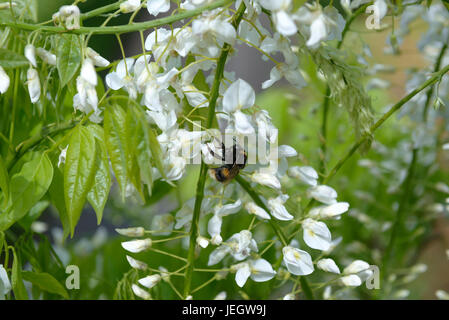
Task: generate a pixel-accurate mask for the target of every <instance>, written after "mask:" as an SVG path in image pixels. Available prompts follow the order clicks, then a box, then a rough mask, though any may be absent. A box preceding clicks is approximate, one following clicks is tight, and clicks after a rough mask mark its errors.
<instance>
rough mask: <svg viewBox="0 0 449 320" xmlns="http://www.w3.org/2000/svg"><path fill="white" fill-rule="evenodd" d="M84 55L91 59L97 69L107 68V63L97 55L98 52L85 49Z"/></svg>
mask: <svg viewBox="0 0 449 320" xmlns="http://www.w3.org/2000/svg"><path fill="white" fill-rule="evenodd" d="M86 54H87V56H88V57H89V58H91V59H92V61H93V62H94V64H95V65H96V66H97V67H107V66H108V65H109V61H108V60H106V59H105V58H103V57H102V56H100V55H99V54H98V52H96V51H95V50H94V49H92V48H89V47H88V48H87V49H86Z"/></svg>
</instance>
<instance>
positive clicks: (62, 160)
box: [58, 146, 69, 168]
mask: <svg viewBox="0 0 449 320" xmlns="http://www.w3.org/2000/svg"><path fill="white" fill-rule="evenodd" d="M68 148H69V146H66V147H65V148H64V149H62V150H61V153H60V154H59V158H58V168H59V167H61V165H62V164H64V163H65V158H66V155H67V149H68Z"/></svg>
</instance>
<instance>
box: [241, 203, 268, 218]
mask: <svg viewBox="0 0 449 320" xmlns="http://www.w3.org/2000/svg"><path fill="white" fill-rule="evenodd" d="M245 209H246V211H248V213H250V214H254V215H256V216H258V217H259V218H262V219H267V220H269V219H271V217H270V215H269V214H268V212H266V211H265V210H264V209H263V208H261V207H259V206H258V205H257V204H255V203H254V202H247V203H246V204H245Z"/></svg>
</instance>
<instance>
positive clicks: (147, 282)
mask: <svg viewBox="0 0 449 320" xmlns="http://www.w3.org/2000/svg"><path fill="white" fill-rule="evenodd" d="M161 279H162V278H161V276H160V275H159V274H154V275H151V276H146V277H145V278H142V279H139V280H138V282H139V283H140V284H141V285H143V286H144V287H146V288H148V289H151V288H153V287H154V286H155V285H157V284H158V283H159V282H160V281H161Z"/></svg>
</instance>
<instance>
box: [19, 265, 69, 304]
mask: <svg viewBox="0 0 449 320" xmlns="http://www.w3.org/2000/svg"><path fill="white" fill-rule="evenodd" d="M22 276H23V279H24V280H26V281H29V282H31V283H32V284H33V285H35V286H38V287H39V288H40V289H41V290H44V291H47V292H50V293H56V294H59V295H60V296H62V297H64V298H65V299H68V298H69V294H68V293H67V291H66V289H65V288H64V287H63V286H62V284H61V283H59V281H58V280H56V279H55V278H54V277H53V276H52V275H50V274H48V273H45V272H42V273H38V272H31V271H23V272H22Z"/></svg>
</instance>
